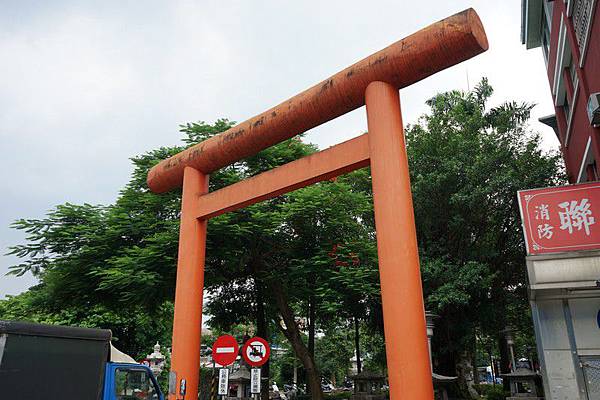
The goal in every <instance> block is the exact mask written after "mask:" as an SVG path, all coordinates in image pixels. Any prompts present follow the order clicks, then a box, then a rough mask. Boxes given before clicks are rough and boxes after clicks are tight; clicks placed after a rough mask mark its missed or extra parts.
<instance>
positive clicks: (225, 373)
mask: <svg viewBox="0 0 600 400" xmlns="http://www.w3.org/2000/svg"><path fill="white" fill-rule="evenodd" d="M218 387H219V389H218V394H219V395H220V396H226V395H227V389H228V388H229V370H228V369H227V368H220V369H219V386H218Z"/></svg>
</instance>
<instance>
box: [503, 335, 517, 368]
mask: <svg viewBox="0 0 600 400" xmlns="http://www.w3.org/2000/svg"><path fill="white" fill-rule="evenodd" d="M500 333H503V334H504V340H506V345H507V347H508V352H509V354H510V365H511V367H510V371H511V372H514V371H515V369H516V363H515V348H514V346H515V339H514V333H515V330H514V329H513V328H511V327H510V326H507V327H506V328H504V330H503V331H501V332H500Z"/></svg>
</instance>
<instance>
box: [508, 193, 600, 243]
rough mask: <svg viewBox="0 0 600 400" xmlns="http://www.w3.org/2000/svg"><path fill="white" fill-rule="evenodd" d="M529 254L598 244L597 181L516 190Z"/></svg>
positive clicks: (599, 206)
mask: <svg viewBox="0 0 600 400" xmlns="http://www.w3.org/2000/svg"><path fill="white" fill-rule="evenodd" d="M519 205H520V207H521V217H522V219H523V230H524V232H525V241H526V244H527V253H528V254H544V253H557V252H563V251H577V250H592V249H599V248H600V219H598V221H597V220H596V219H597V218H600V184H599V183H598V182H595V183H591V184H581V185H569V186H558V187H550V188H544V189H532V190H523V191H520V192H519Z"/></svg>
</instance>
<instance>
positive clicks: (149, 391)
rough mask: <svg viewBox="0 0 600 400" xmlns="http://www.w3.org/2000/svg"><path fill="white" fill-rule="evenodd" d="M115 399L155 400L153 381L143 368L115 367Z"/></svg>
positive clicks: (155, 392) (156, 397) (155, 393)
mask: <svg viewBox="0 0 600 400" xmlns="http://www.w3.org/2000/svg"><path fill="white" fill-rule="evenodd" d="M115 392H116V393H115V395H116V398H117V400H156V399H158V393H157V391H156V388H155V387H154V382H152V379H151V378H150V376H149V375H148V371H146V370H144V369H126V368H117V369H116V371H115Z"/></svg>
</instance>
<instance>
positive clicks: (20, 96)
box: [0, 0, 556, 297]
mask: <svg viewBox="0 0 600 400" xmlns="http://www.w3.org/2000/svg"><path fill="white" fill-rule="evenodd" d="M8 3H9V5H8V6H6V7H5V9H4V10H3V13H1V14H0V54H2V57H3V58H2V62H1V63H0V149H1V150H2V161H3V168H2V169H1V171H2V172H0V179H1V181H2V182H3V191H2V197H1V200H0V201H1V203H0V248H3V249H4V248H6V246H8V245H10V244H14V243H18V242H20V241H22V240H23V237H22V236H21V235H20V234H19V233H18V232H14V231H12V230H10V229H8V228H7V225H8V224H9V223H10V222H11V221H12V220H14V219H16V218H20V217H27V218H31V217H41V216H43V215H44V213H45V212H46V210H48V209H49V208H51V207H52V206H54V205H56V204H60V203H63V202H65V201H71V202H76V203H82V202H89V203H98V202H100V203H108V202H111V201H113V200H114V199H115V197H116V195H117V192H118V190H119V188H120V187H122V185H123V184H124V183H126V182H127V180H128V177H129V174H130V171H131V167H130V163H129V161H128V158H129V157H131V156H133V155H136V154H139V153H141V152H144V151H147V150H150V149H152V148H156V147H158V146H161V145H172V144H176V143H177V142H178V140H179V138H180V134H179V133H178V124H180V123H183V122H187V121H193V120H200V119H202V120H206V121H212V120H214V119H216V118H219V117H229V118H231V119H234V120H238V121H240V120H243V119H246V118H249V117H251V116H253V115H255V114H256V113H259V112H261V111H263V110H265V109H267V108H268V107H270V106H273V105H275V104H277V103H279V102H281V101H283V100H285V99H287V98H288V97H290V96H292V95H294V94H296V93H298V92H299V91H301V90H303V89H305V88H307V87H309V86H312V85H313V84H315V83H317V82H319V81H321V80H323V79H325V78H327V77H328V76H330V75H332V74H334V73H335V72H337V71H339V70H340V69H342V68H344V67H345V66H347V65H349V64H351V63H354V62H356V61H358V60H359V59H361V58H363V57H365V56H367V55H369V54H371V53H372V52H374V51H377V50H379V49H381V48H383V47H385V46H387V45H389V44H390V43H392V42H394V41H396V40H399V39H401V38H402V37H404V36H406V35H408V34H410V33H412V32H414V31H415V30H418V29H419V28H421V27H423V26H425V25H428V24H430V23H432V22H434V21H436V20H438V19H441V18H444V17H446V16H448V15H451V14H453V13H455V12H457V11H460V10H462V9H464V8H467V7H470V6H474V8H475V9H476V10H477V11H478V12H479V14H480V16H481V18H482V20H483V23H484V25H485V26H486V30H487V32H488V36H489V41H490V50H489V51H488V52H487V53H486V54H483V55H481V56H478V57H477V58H475V59H473V60H471V61H469V62H466V63H464V64H461V65H459V66H455V67H453V68H451V69H449V70H446V71H443V72H441V73H439V74H437V75H435V76H433V77H430V78H428V79H426V80H424V81H422V82H419V83H417V84H415V85H413V86H412V87H410V88H407V89H405V90H403V91H402V93H401V96H402V104H403V112H404V119H405V122H414V121H415V120H416V118H417V117H418V116H419V115H420V114H421V113H423V112H424V111H426V107H425V106H424V101H425V100H426V99H428V98H429V97H431V96H433V95H434V94H435V93H437V92H439V91H443V90H448V89H455V88H459V89H467V72H468V77H469V82H470V85H471V86H472V85H474V84H475V83H476V82H477V81H478V80H479V79H480V78H481V77H482V76H487V77H488V78H489V79H490V82H491V83H492V85H493V86H494V88H495V89H496V95H495V97H494V101H496V102H501V101H503V100H506V99H516V100H521V101H533V102H537V103H539V104H540V105H539V106H538V107H536V109H535V110H534V116H535V117H536V118H537V117H539V116H541V115H545V114H549V113H551V112H552V104H551V102H550V97H549V89H548V83H547V79H546V76H545V70H544V64H543V57H542V55H541V52H539V51H526V50H525V49H524V47H523V46H522V45H521V44H520V41H519V31H520V2H519V1H517V0H512V1H509V2H490V1H485V0H479V1H466V0H461V1H459V0H456V1H452V2H440V1H436V0H423V1H420V2H398V1H372V2H369V3H365V2H363V1H341V0H336V1H327V2H324V1H316V0H315V1H303V2H277V1H266V0H264V1H252V2H244V1H228V2H223V1H202V2H200V1H191V0H188V1H173V2H163V1H147V2H131V1H119V2H117V1H104V2H89V3H83V2H71V1H63V2H61V1H56V2H48V3H47V4H46V3H39V2H28V1H26V0H21V1H14V2H8ZM532 127H533V128H534V129H536V130H540V131H542V130H543V131H544V135H545V138H547V139H546V143H547V146H548V147H549V148H550V147H553V146H556V140H555V138H554V135H553V133H552V131H551V130H550V129H547V128H545V127H544V126H542V125H541V124H539V123H537V122H536V121H535V120H534V121H532ZM364 130H366V121H365V117H364V109H359V110H357V111H355V112H352V113H350V114H348V115H346V116H344V117H342V118H339V119H338V120H336V121H332V122H330V123H328V124H325V125H323V126H321V127H317V128H316V129H314V130H312V131H311V132H310V134H309V136H308V137H309V139H310V140H312V141H314V142H316V143H318V144H319V145H321V146H329V145H332V144H335V143H338V142H340V141H342V140H344V139H348V138H350V137H352V136H356V135H357V134H359V133H360V132H362V131H364ZM14 261H15V260H14V259H11V258H9V257H0V273H3V272H4V271H6V268H7V266H8V265H10V264H12V263H14ZM31 282H32V280H31V279H28V278H20V279H15V278H3V277H0V297H1V296H2V295H3V294H6V293H17V292H19V291H21V290H23V289H24V288H25V287H26V286H27V285H28V284H31Z"/></svg>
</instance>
